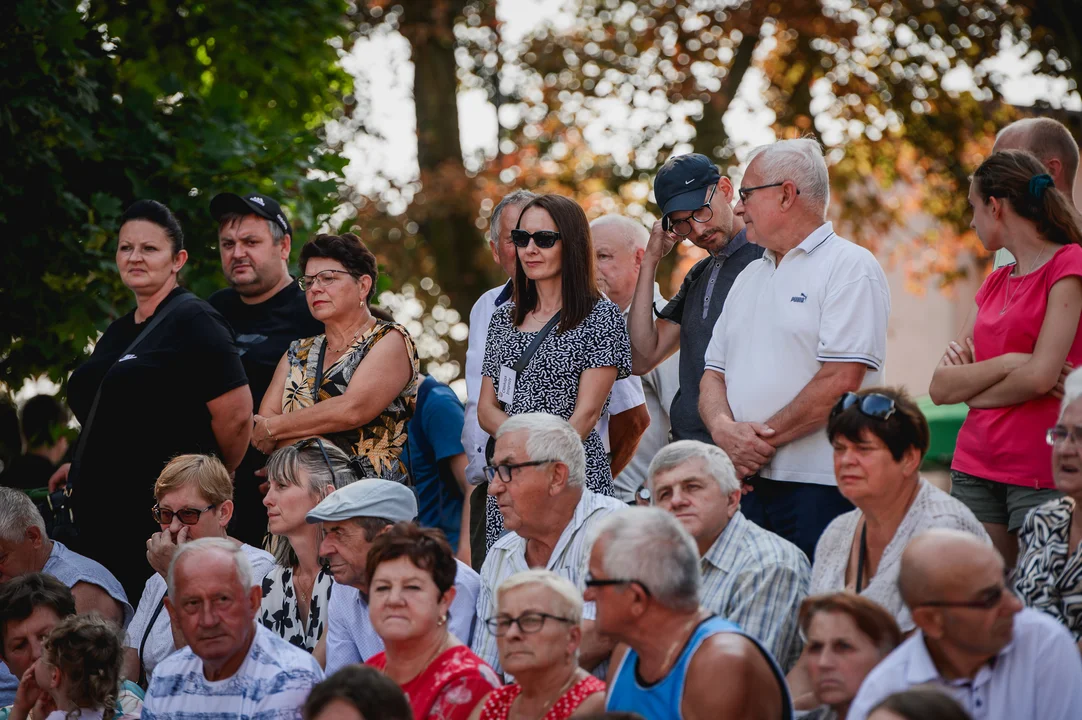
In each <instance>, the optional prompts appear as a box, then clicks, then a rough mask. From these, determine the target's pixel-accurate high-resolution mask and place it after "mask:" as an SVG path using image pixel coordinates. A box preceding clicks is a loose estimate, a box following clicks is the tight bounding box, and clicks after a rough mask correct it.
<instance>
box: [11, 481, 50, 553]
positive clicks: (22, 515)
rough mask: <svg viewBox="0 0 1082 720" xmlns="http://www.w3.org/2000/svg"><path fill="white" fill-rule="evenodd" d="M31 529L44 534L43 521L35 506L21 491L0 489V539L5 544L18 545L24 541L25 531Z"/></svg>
mask: <svg viewBox="0 0 1082 720" xmlns="http://www.w3.org/2000/svg"><path fill="white" fill-rule="evenodd" d="M32 527H36V528H37V529H38V530H41V537H42V538H43V539H44V538H46V537H48V536H47V535H46V533H45V520H44V518H42V517H41V513H40V512H39V511H38V507H37V505H35V504H34V501H33V500H31V499H30V497H29V496H28V495H27V494H26V493H24V492H23V491H22V490H16V489H14V488H9V487H0V539H2V540H4V541H5V542H10V543H19V542H22V541H23V540H25V539H26V531H27V530H29V529H30V528H32Z"/></svg>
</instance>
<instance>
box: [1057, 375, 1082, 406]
mask: <svg viewBox="0 0 1082 720" xmlns="http://www.w3.org/2000/svg"><path fill="white" fill-rule="evenodd" d="M1079 398H1082V368H1075V369H1074V370H1072V371H1071V373H1070V374H1069V375H1068V376H1067V379H1066V380H1065V381H1064V382H1063V402H1062V403H1060V406H1059V416H1060V417H1061V418H1062V417H1063V413H1065V412H1066V411H1067V406H1068V405H1070V404H1071V403H1073V402H1074V401H1075V400H1078V399H1079Z"/></svg>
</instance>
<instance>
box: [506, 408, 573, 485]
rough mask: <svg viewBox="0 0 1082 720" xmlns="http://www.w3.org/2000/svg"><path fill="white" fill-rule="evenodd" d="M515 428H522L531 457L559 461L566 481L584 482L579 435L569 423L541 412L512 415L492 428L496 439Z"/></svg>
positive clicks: (571, 483) (516, 429)
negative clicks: (495, 427)
mask: <svg viewBox="0 0 1082 720" xmlns="http://www.w3.org/2000/svg"><path fill="white" fill-rule="evenodd" d="M519 431H525V432H526V454H527V455H529V456H530V459H531V460H555V461H557V462H561V463H563V464H564V465H566V466H567V484H568V485H570V486H571V487H582V486H583V484H585V482H586V450H585V449H584V448H583V445H582V437H580V436H579V433H578V431H577V430H575V428H573V427H571V423H569V422H567V421H566V420H564V419H563V418H560V417H556V416H555V415H546V414H545V413H522V414H521V415H512V416H511V417H510V418H508V419H507V420H505V421H504V423H503V425H501V426H500V429H499V430H497V431H496V439H497V440H499V439H500V438H501V437H503V436H504V435H506V434H507V433H513V432H519Z"/></svg>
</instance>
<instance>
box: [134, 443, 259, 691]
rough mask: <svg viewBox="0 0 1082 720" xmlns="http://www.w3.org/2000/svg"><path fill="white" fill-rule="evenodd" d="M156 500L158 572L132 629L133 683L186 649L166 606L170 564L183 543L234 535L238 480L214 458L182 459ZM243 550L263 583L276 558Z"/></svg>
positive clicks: (154, 557)
mask: <svg viewBox="0 0 1082 720" xmlns="http://www.w3.org/2000/svg"><path fill="white" fill-rule="evenodd" d="M154 501H155V503H154V507H153V508H152V509H151V512H150V514H151V515H152V516H153V518H154V522H156V523H158V525H159V526H160V527H161V532H157V533H154V535H153V536H151V538H150V540H148V541H147V544H146V547H147V551H146V553H147V560H148V561H149V562H150V565H151V567H153V568H154V570H155V571H156V572H155V573H154V574H153V575H151V576H150V579H149V580H147V581H146V586H145V587H144V589H143V595H142V597H141V598H140V599H139V607H138V608H137V609H136V611H135V617H134V618H132V621H131V624H129V625H128V647H127V649H126V650H125V657H124V668H125V670H124V672H125V677H127V678H129V679H130V680H136V679H138V678H140V677H144V678H145V679H147V680H149V679H150V676H151V675H152V674H153V672H154V668H155V667H156V666H157V665H158V663H159V662H161V661H162V660H164V659H165V658H166V657H168V656H169V655H170V654H172V653H173V652H174V651H176V649H177V648H180V647H184V645H185V642H184V638H183V637H181V636H180V635H179V634H178V635H174V634H173V630H172V628H171V626H170V624H169V613H167V612H165V609H164V604H163V600H164V599H165V593H166V582H165V576H166V574H167V573H168V571H169V561H170V560H172V558H173V553H175V552H176V549H177V546H178V545H183V544H184V543H186V542H189V541H191V540H198V539H200V538H205V537H220V538H225V537H229V535H228V533H227V528H228V526H229V521H230V520H231V519H232V518H233V480H232V479H231V478H230V477H229V472H228V471H227V470H226V469H225V466H224V465H223V464H222V462H221V461H220V460H219V459H218V458H216V457H214V456H213V455H180V456H178V457H175V458H173V459H172V460H171V461H170V462H169V464H168V465H166V466H165V468H164V469H163V470H162V473H161V475H159V476H158V480H157V482H155V483H154ZM243 547H244V553H245V555H247V556H248V561H249V562H250V563H251V564H252V578H253V581H254V582H260V581H262V579H263V576H264V575H266V574H267V573H269V572H270V571H271V570H272V569H273V568H274V558H273V557H271V555H270V553H267V552H264V551H263V550H260V549H259V548H255V547H252V546H251V545H247V544H244V546H243ZM140 671H142V673H140Z"/></svg>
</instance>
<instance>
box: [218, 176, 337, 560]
mask: <svg viewBox="0 0 1082 720" xmlns="http://www.w3.org/2000/svg"><path fill="white" fill-rule="evenodd" d="M210 214H211V215H212V216H213V217H214V219H215V220H216V221H217V222H218V250H219V252H220V253H221V258H222V272H223V273H225V279H226V281H227V282H228V283H229V287H228V288H226V289H224V290H219V291H218V292H216V293H214V294H213V295H211V296H210V298H209V300H208V302H209V303H210V304H211V305H213V306H214V308H215V309H216V310H217V311H218V312H220V313H221V314H222V316H223V317H225V319H226V320H227V321H228V322H229V324H230V325H231V326H232V327H233V332H235V333H236V335H237V347H238V348H239V349H240V355H241V362H242V363H244V372H245V373H246V374H247V375H248V385H249V387H250V388H251V389H252V401H253V403H254V407H256V408H258V407H259V404H260V402H262V400H263V394H264V393H265V392H266V391H267V386H268V385H270V381H271V377H272V376H273V375H274V369H275V368H276V367H277V366H278V361H279V360H281V359H282V355H283V354H285V351H286V350H287V349H288V348H289V344H290V343H291V342H293V341H294V340H297V339H298V338H306V337H312V336H313V335H318V334H320V333H321V332H323V323H321V322H319V321H317V320H315V319H313V318H312V314H311V313H310V312H309V310H308V303H307V301H306V300H305V297H304V291H303V290H301V289H300V287H299V286H298V285H297V283H296V282H295V281H294V279H293V278H292V277H291V276H290V274H289V251H290V247H291V243H292V240H293V238H292V235H293V229H292V227H290V225H289V221H288V220H287V219H286V216H285V213H284V212H283V211H282V207H281V206H280V205H279V204H278V202H277V201H275V200H274V199H273V198H269V197H267V196H266V195H260V194H258V193H247V194H245V195H243V196H242V195H234V194H233V193H221V194H219V195H216V196H214V198H213V199H212V200H211V201H210ZM266 462H267V457H266V455H264V454H263V453H261V452H259V451H258V450H256V449H255V448H253V447H249V448H248V453H247V454H246V455H245V456H244V461H243V462H242V463H241V465H240V467H239V468H237V471H236V479H235V481H234V487H235V488H236V491H235V492H236V494H235V496H234V503H235V506H236V513H235V514H234V515H233V525H232V528H231V533H230V534H231V535H233V536H234V537H236V538H238V539H239V540H241V541H242V542H246V543H248V544H249V545H253V546H255V547H259V546H261V544H262V542H263V536H264V535H265V534H266V532H267V513H266V510H265V509H264V508H263V497H262V494H261V493H260V491H259V485H260V483H261V482H262V478H260V477H257V476H256V472H257V471H259V470H260V469H262V467H263V466H264V465H265V464H266Z"/></svg>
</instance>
